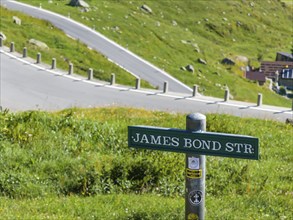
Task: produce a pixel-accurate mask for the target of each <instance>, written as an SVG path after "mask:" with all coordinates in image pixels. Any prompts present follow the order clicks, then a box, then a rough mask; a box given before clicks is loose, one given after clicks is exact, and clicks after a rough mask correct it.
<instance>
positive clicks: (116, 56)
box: [1, 0, 191, 93]
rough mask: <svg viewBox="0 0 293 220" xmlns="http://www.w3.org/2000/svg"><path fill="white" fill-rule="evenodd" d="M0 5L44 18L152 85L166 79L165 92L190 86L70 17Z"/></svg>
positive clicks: (17, 5) (14, 4)
mask: <svg viewBox="0 0 293 220" xmlns="http://www.w3.org/2000/svg"><path fill="white" fill-rule="evenodd" d="M1 5H3V6H5V7H6V8H8V9H10V10H17V11H21V12H23V13H25V14H28V15H31V16H33V17H36V18H40V19H44V20H48V21H49V22H51V23H52V24H54V25H55V26H56V27H58V28H60V29H62V30H63V31H64V32H65V33H66V34H67V35H69V36H71V37H73V38H75V39H79V40H80V41H81V42H84V43H85V44H86V45H88V46H89V47H90V48H92V49H95V50H97V51H99V52H100V53H102V54H103V55H105V56H106V57H108V58H109V59H110V60H111V61H112V62H114V63H116V64H117V65H119V66H121V67H123V68H124V69H126V70H127V71H128V72H130V73H132V74H133V75H135V76H136V77H140V78H141V79H144V80H146V81H148V82H149V83H150V84H151V85H153V86H155V87H158V88H163V85H164V82H168V88H169V91H173V92H180V93H189V92H190V91H191V88H189V87H188V86H186V85H185V84H183V83H182V82H180V81H179V80H177V79H175V78H174V77H172V76H170V75H169V74H167V73H166V72H164V71H163V70H161V69H159V68H157V67H155V66H154V65H152V64H151V63H149V62H147V61H145V60H143V59H142V58H140V57H138V56H137V55H135V54H133V53H132V52H130V51H128V50H127V49H125V48H123V47H121V46H120V45H118V44H116V43H115V42H113V41H111V40H109V39H108V38H106V37H105V36H103V35H101V34H100V33H98V32H96V31H94V30H92V29H90V28H88V27H86V26H84V25H82V24H80V23H78V22H76V21H73V20H72V19H69V18H67V17H64V16H61V15H59V14H56V13H53V12H50V11H47V10H43V9H41V8H37V7H33V6H29V5H26V4H23V3H19V2H16V1H9V0H1Z"/></svg>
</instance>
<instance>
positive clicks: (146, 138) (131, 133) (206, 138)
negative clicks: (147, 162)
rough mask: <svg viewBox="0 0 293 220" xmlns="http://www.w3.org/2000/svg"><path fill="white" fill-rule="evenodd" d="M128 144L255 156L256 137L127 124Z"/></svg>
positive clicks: (256, 151) (246, 156)
mask: <svg viewBox="0 0 293 220" xmlns="http://www.w3.org/2000/svg"><path fill="white" fill-rule="evenodd" d="M128 146H129V147H134V148H143V149H151V150H162V151H173V152H179V153H191V154H197V155H212V156H222V157H233V158H243V159H251V160H258V157H259V152H258V147H259V144H258V138H255V137H251V136H244V135H234V134H225V133H216V132H190V131H186V130H180V129H172V128H160V127H148V126H128Z"/></svg>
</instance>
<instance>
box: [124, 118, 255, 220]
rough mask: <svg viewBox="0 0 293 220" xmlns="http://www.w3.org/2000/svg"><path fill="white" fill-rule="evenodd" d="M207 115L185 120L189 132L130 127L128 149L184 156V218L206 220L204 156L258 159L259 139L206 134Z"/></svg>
mask: <svg viewBox="0 0 293 220" xmlns="http://www.w3.org/2000/svg"><path fill="white" fill-rule="evenodd" d="M205 130H206V117H205V115H202V114H199V113H196V114H189V115H187V117H186V130H180V129H173V128H160V127H150V126H128V146H129V147H135V148H142V149H151V150H162V151H172V152H179V153H185V154H186V159H185V176H186V178H185V188H186V191H185V219H186V220H196V219H204V207H205V173H206V170H205V156H204V155H212V156H222V157H233V158H243V159H251V160H258V157H259V152H258V138H255V137H251V136H244V135H233V134H224V133H215V132H206V131H205Z"/></svg>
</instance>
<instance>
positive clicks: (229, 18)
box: [23, 0, 293, 106]
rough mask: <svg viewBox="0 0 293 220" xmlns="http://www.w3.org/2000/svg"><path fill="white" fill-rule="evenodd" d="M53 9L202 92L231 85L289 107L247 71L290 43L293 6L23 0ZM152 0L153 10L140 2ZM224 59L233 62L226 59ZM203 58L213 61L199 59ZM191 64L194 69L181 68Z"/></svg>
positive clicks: (246, 97)
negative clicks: (245, 73)
mask: <svg viewBox="0 0 293 220" xmlns="http://www.w3.org/2000/svg"><path fill="white" fill-rule="evenodd" d="M23 2H27V3H30V4H34V5H37V6H39V5H40V3H41V6H42V7H43V8H45V9H49V10H53V11H55V12H58V13H61V14H63V15H66V16H68V15H69V16H70V17H71V18H72V19H75V20H78V21H80V22H82V23H84V24H86V25H88V26H89V27H92V28H95V29H96V30H97V31H99V32H101V33H102V34H104V35H106V36H108V37H109V38H111V39H113V40H114V41H116V42H118V43H119V44H121V45H122V46H124V47H126V48H129V50H131V51H133V52H135V53H136V54H138V55H140V56H141V57H144V58H145V59H147V60H148V61H150V62H151V63H154V64H155V65H157V66H159V67H160V68H162V69H165V70H166V71H167V72H168V73H170V74H172V75H173V76H175V77H176V78H178V79H179V80H181V81H182V82H184V83H186V84H187V85H189V86H193V85H194V84H198V85H199V86H200V92H202V93H203V94H204V95H211V96H216V97H222V96H223V90H224V88H225V85H227V86H228V87H229V88H230V91H231V93H232V95H233V98H234V99H236V100H243V101H251V102H254V101H255V100H256V94H257V93H258V92H262V93H263V94H264V97H265V98H264V102H265V103H270V104H273V105H285V106H289V104H288V103H289V102H288V101H286V100H284V99H283V98H282V97H280V96H277V95H275V94H272V93H271V92H270V91H269V90H268V89H267V88H260V87H259V86H257V85H256V83H255V82H251V81H248V80H246V79H244V78H243V72H242V70H241V68H244V67H245V66H246V65H247V64H248V63H247V62H243V59H241V58H243V56H244V57H247V58H248V59H249V64H250V65H252V66H254V67H259V64H260V61H261V60H274V59H275V56H276V52H278V51H284V52H290V49H291V47H292V31H293V30H292V22H293V17H292V14H293V13H292V7H291V6H290V5H289V4H285V3H283V2H281V1H277V0H259V1H240V0H239V1H213V0H205V1H193V0H186V1H119V0H112V1H90V0H89V1H86V2H88V4H89V5H90V10H89V11H88V12H83V10H82V9H81V8H75V7H71V6H68V5H67V3H68V2H69V1H67V0H59V1H52V3H48V2H49V1H48V2H47V1H45V2H44V1H40V0H30V1H28V0H23ZM143 4H146V5H147V6H148V7H149V8H151V10H152V13H147V12H145V11H144V10H142V9H141V6H142V5H143ZM224 58H230V59H232V60H234V61H235V62H236V65H235V66H227V65H223V64H221V61H222V60H223V59H224ZM199 59H203V60H205V61H206V62H207V64H206V65H205V64H202V63H200V62H199V61H198V60H199ZM188 64H191V65H193V67H194V73H191V72H188V71H183V70H181V69H180V68H181V67H184V66H186V65H188Z"/></svg>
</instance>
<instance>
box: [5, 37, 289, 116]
mask: <svg viewBox="0 0 293 220" xmlns="http://www.w3.org/2000/svg"><path fill="white" fill-rule="evenodd" d="M2 46H3V42H2V38H1V37H0V47H2ZM9 50H10V52H14V51H15V45H14V42H11V43H10V48H9ZM26 57H27V48H26V47H24V48H23V58H26ZM41 60H42V54H41V53H37V58H36V63H37V64H39V63H41ZM56 68H57V61H56V58H52V64H51V69H56ZM68 74H69V75H71V74H73V64H72V63H69V65H68ZM92 79H93V69H92V68H89V69H88V80H92ZM140 83H141V80H140V78H137V79H136V82H135V89H140ZM110 84H111V85H114V84H115V74H111V80H110ZM168 87H169V86H168V82H167V81H166V82H164V85H163V93H167V92H168ZM197 95H198V85H194V86H193V91H192V96H193V97H195V96H197ZM229 97H230V92H229V89H228V88H227V89H226V90H225V94H224V101H225V102H228V101H229ZM256 104H257V106H261V105H262V94H261V93H258V95H257V102H256ZM292 110H293V101H292Z"/></svg>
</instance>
